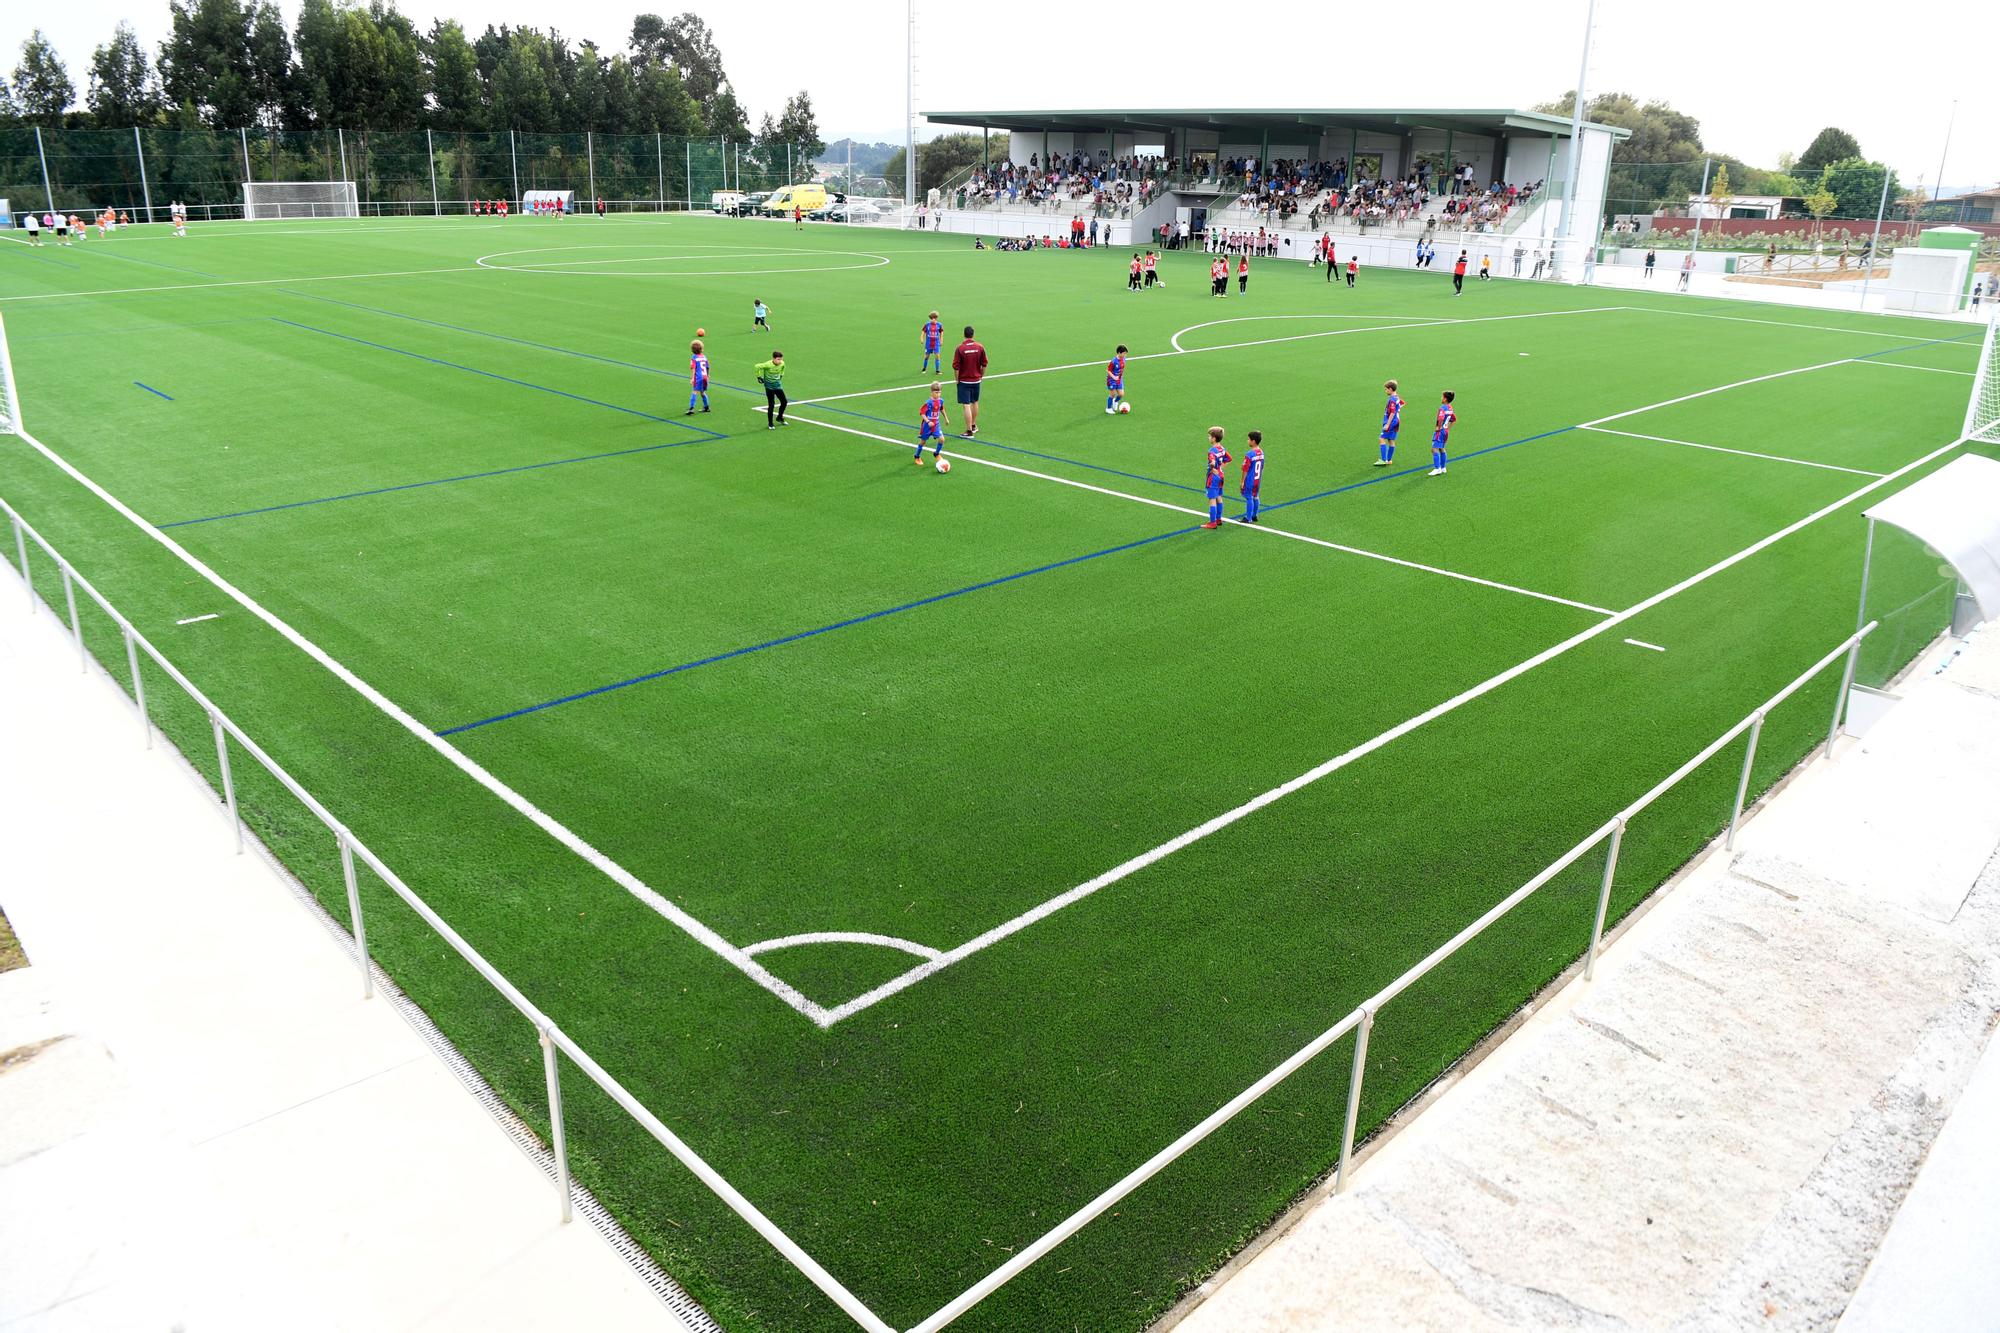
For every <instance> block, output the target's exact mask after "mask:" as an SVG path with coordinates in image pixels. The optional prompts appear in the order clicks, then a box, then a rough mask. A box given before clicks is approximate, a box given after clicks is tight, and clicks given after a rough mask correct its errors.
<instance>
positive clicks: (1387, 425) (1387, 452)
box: [1375, 380, 1403, 467]
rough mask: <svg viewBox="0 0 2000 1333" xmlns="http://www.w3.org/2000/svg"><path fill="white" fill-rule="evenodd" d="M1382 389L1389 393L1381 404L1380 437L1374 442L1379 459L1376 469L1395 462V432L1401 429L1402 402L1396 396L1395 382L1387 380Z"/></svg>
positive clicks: (1376, 461)
mask: <svg viewBox="0 0 2000 1333" xmlns="http://www.w3.org/2000/svg"><path fill="white" fill-rule="evenodd" d="M1382 387H1383V388H1384V389H1386V390H1388V391H1389V397H1388V400H1387V401H1386V402H1384V403H1383V404H1382V437H1381V439H1379V440H1378V441H1376V445H1375V447H1376V449H1377V450H1378V451H1379V455H1380V456H1379V457H1377V458H1376V460H1375V466H1376V467H1387V466H1389V464H1391V463H1393V462H1395V461H1396V432H1397V431H1399V430H1401V429H1402V428H1403V400H1402V399H1401V398H1399V397H1397V396H1396V381H1394V380H1388V381H1386V382H1385V383H1384V384H1383V385H1382Z"/></svg>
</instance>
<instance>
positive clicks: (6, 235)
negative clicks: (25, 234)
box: [0, 228, 40, 250]
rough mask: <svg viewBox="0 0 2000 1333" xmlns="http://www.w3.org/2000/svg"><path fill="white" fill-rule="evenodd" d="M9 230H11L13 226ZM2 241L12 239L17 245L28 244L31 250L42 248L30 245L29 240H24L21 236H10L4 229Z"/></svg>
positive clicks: (0, 234)
mask: <svg viewBox="0 0 2000 1333" xmlns="http://www.w3.org/2000/svg"><path fill="white" fill-rule="evenodd" d="M9 230H11V228H10V229H9ZM0 241H12V242H13V243H14V244H16V245H26V246H28V248H29V249H30V250H35V249H39V248H40V247H39V246H34V245H29V244H28V242H27V241H25V240H23V239H22V238H21V237H19V236H9V235H8V234H7V233H6V232H4V231H0Z"/></svg>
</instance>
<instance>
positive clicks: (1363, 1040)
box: [1333, 1009, 1375, 1194]
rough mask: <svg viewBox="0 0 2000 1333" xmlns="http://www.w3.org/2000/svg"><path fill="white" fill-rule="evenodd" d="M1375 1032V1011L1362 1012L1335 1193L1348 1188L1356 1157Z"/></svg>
mask: <svg viewBox="0 0 2000 1333" xmlns="http://www.w3.org/2000/svg"><path fill="white" fill-rule="evenodd" d="M1374 1030H1375V1011H1374V1010H1373V1009H1363V1010H1362V1011H1361V1026H1360V1027H1358V1028H1356V1029H1355V1030H1354V1072H1353V1073H1352V1074H1350V1075H1348V1078H1347V1122H1346V1124H1345V1126H1344V1127H1343V1128H1342V1129H1341V1131H1340V1165H1339V1166H1337V1167H1335V1168H1334V1172H1333V1192H1334V1193H1335V1194H1338V1193H1340V1192H1341V1191H1342V1190H1344V1189H1346V1188H1347V1172H1348V1168H1349V1164H1350V1162H1351V1159H1352V1158H1353V1156H1354V1125H1355V1122H1356V1121H1357V1120H1359V1119H1360V1118H1361V1077H1362V1075H1363V1073H1365V1072H1366V1069H1367V1064H1368V1034H1369V1033H1370V1032H1372V1031H1374Z"/></svg>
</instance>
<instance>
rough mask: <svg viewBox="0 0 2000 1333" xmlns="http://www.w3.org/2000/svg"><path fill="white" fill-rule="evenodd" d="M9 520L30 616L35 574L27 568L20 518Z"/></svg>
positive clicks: (33, 612)
mask: <svg viewBox="0 0 2000 1333" xmlns="http://www.w3.org/2000/svg"><path fill="white" fill-rule="evenodd" d="M9 522H11V523H13V525H14V550H15V552H16V553H17V554H18V555H19V556H20V560H21V586H22V588H24V589H26V590H27V594H28V614H29V615H31V616H32V615H33V614H35V576H34V575H33V574H32V573H30V572H29V570H28V538H27V534H26V533H24V532H22V531H21V520H20V519H18V518H10V519H9Z"/></svg>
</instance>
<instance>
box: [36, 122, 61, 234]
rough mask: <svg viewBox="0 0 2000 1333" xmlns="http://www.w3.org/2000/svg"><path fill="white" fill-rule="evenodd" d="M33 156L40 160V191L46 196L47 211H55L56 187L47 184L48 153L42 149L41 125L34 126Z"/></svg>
mask: <svg viewBox="0 0 2000 1333" xmlns="http://www.w3.org/2000/svg"><path fill="white" fill-rule="evenodd" d="M35 156H36V157H38V158H40V159H41V160H42V193H43V194H44V195H46V196H48V201H49V212H51V213H53V212H55V211H56V187H55V186H53V185H51V184H49V155H48V154H47V153H46V152H44V151H43V149H42V127H41V126H39V125H37V126H35Z"/></svg>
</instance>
